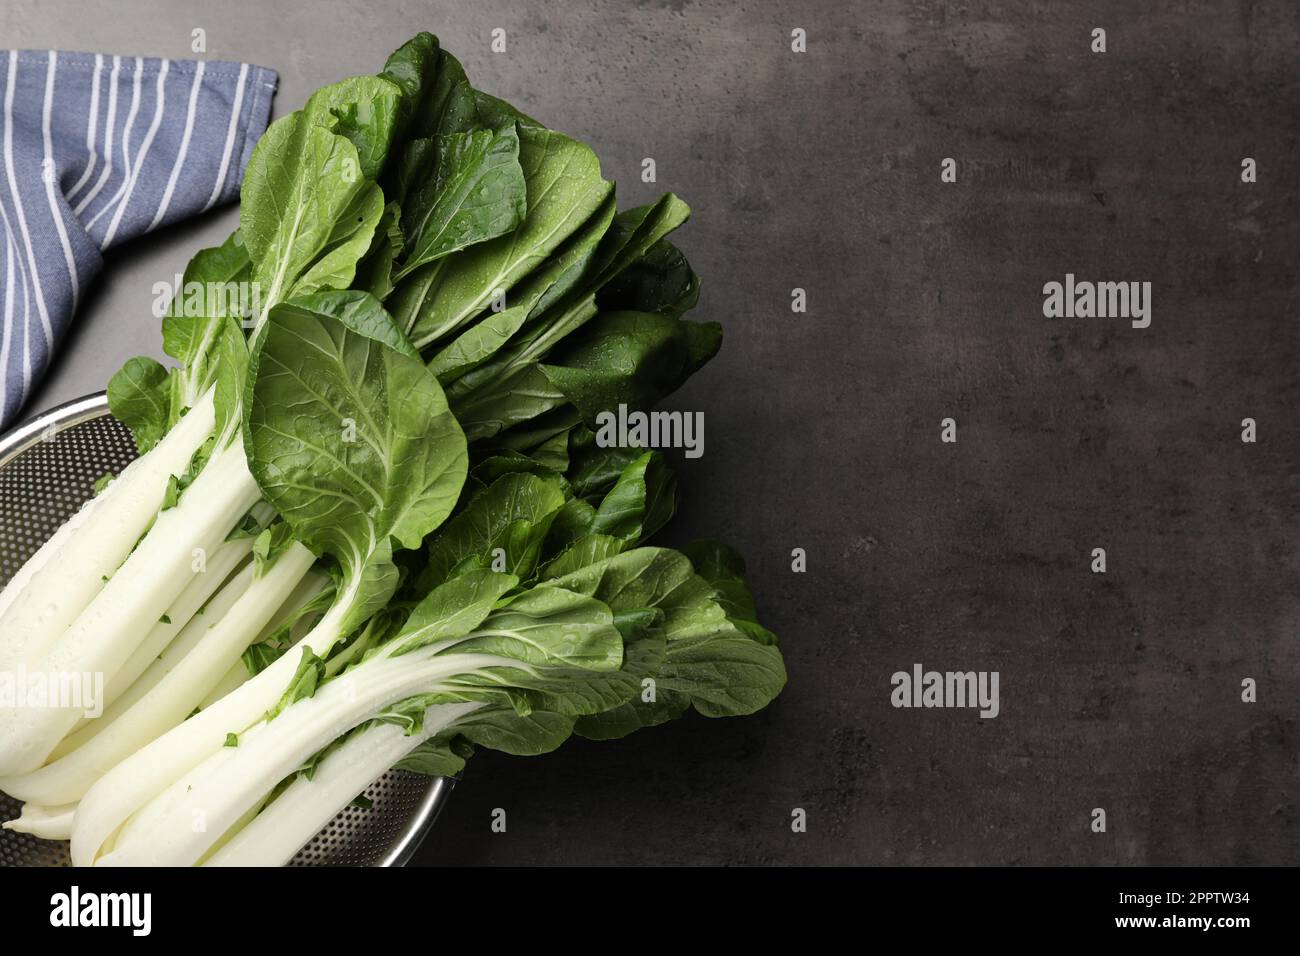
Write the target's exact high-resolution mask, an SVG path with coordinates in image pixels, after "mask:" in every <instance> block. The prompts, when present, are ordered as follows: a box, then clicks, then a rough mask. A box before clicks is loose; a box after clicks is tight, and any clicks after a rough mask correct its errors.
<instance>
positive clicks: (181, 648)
mask: <svg viewBox="0 0 1300 956" xmlns="http://www.w3.org/2000/svg"><path fill="white" fill-rule="evenodd" d="M252 580H253V565H252V563H251V562H250V563H249V564H246V565H245V566H244V567H243V568H241V569H240V571H239V573H238V574H236V575H235V576H234V577H233V578H231V579H230V580H229V581H227V582H226V584H225V585H224V586H223V587H222V588H221V590H220V591H218V592H217V593H216V595H215V596H214V597H213V598H212V599H211V600H210V601H209V602H208V604H207V606H206V607H205V608H204V609H203V613H202V614H197V615H195V616H194V617H193V618H191V619H190V622H189V623H188V624H186V625H185V627H184V628H183V629H182V630H181V633H180V634H179V635H178V636H177V638H176V640H174V641H173V642H172V643H171V646H169V647H168V648H166V650H164V651H163V653H162V654H161V655H160V656H159V657H158V658H156V659H155V660H154V661H153V663H152V664H150V665H149V667H148V668H147V669H146V670H145V672H144V673H143V674H142V675H140V679H139V680H137V681H136V682H135V683H134V684H132V685H131V686H130V687H129V688H127V691H126V693H125V694H123V695H122V696H120V697H119V698H118V699H117V700H116V701H114V702H113V703H112V704H111V705H109V707H108V709H107V710H105V711H104V713H103V714H101V715H100V716H99V717H98V718H94V719H91V718H87V719H86V720H84V721H83V722H82V724H83V726H81V727H78V729H77V730H76V732H75V733H71V734H69V735H68V736H66V737H64V738H63V740H62V741H60V743H59V746H58V747H56V748H55V750H54V753H53V754H52V755H51V756H52V758H53V759H52V760H51V762H50V763H48V764H46V765H45V766H44V767H41V768H40V769H39V770H33V771H32V772H31V773H30V774H25V775H24V776H21V777H9V778H4V777H0V790H3V789H5V787H15V788H21V787H22V786H23V781H30V780H32V779H33V778H35V779H38V780H39V779H41V778H42V776H43V775H44V776H45V777H48V776H49V771H50V768H52V767H54V766H56V765H58V764H59V763H60V762H61V760H62V758H63V757H65V756H67V755H68V754H70V753H73V752H74V751H77V750H79V749H81V748H82V747H85V746H86V745H87V744H88V743H89V742H90V741H91V740H93V739H94V738H95V737H97V736H99V735H100V734H101V733H103V732H104V731H105V730H107V729H108V728H109V727H111V726H113V724H114V723H116V722H117V720H118V719H119V718H121V717H122V715H123V714H127V713H130V712H131V710H132V709H133V708H134V707H135V706H136V705H137V704H139V703H140V701H141V700H143V699H144V698H145V697H146V696H147V695H148V694H149V692H150V691H152V690H153V689H154V688H155V687H156V686H158V683H159V682H160V681H161V680H162V679H163V678H164V677H166V676H167V674H168V673H169V672H170V671H171V669H172V668H173V667H175V666H176V665H177V664H178V663H180V661H182V660H184V659H185V655H186V654H188V653H189V652H190V651H192V650H193V649H194V648H195V647H196V646H198V644H199V642H200V641H202V640H203V638H204V637H205V636H206V635H207V634H208V632H209V631H210V630H211V629H212V627H213V626H214V625H216V624H218V623H220V622H221V621H222V620H223V619H224V618H225V617H226V615H227V614H229V613H230V611H231V609H232V608H233V607H235V605H236V604H237V603H238V601H239V599H240V598H241V597H243V596H244V592H245V591H247V590H248V585H249V584H250V583H252ZM186 713H187V714H188V711H187V712H186ZM167 729H169V728H166V727H164V728H163V730H167ZM161 732H162V731H159V733H161ZM155 736H157V735H156V734H155Z"/></svg>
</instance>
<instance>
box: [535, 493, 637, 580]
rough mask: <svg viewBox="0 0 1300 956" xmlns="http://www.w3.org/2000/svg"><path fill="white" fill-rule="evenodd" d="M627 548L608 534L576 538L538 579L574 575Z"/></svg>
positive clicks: (544, 569)
mask: <svg viewBox="0 0 1300 956" xmlns="http://www.w3.org/2000/svg"><path fill="white" fill-rule="evenodd" d="M575 500H578V501H579V503H581V504H586V502H582V501H581V500H580V499H575ZM587 507H588V508H590V507H591V505H587ZM593 510H594V509H593ZM626 548H627V542H626V541H624V540H623V539H622V538H613V537H610V536H609V535H607V534H582V535H580V536H578V537H576V538H575V539H574V540H573V542H572V544H569V545H568V546H567V547H566V548H565V550H563V551H562V552H561V554H560V555H559V557H557V558H556V559H555V560H553V561H551V562H550V563H549V564H547V565H546V567H544V568H543V569H542V571H541V573H540V574H539V575H538V577H539V578H540V579H541V580H543V581H547V580H550V579H551V578H558V577H561V576H563V575H566V574H572V573H573V572H575V571H580V570H581V569H582V568H585V567H586V566H587V565H589V564H595V563H596V562H598V561H603V560H605V559H606V558H612V557H614V555H616V554H619V553H620V552H622V551H624V550H625V549H626Z"/></svg>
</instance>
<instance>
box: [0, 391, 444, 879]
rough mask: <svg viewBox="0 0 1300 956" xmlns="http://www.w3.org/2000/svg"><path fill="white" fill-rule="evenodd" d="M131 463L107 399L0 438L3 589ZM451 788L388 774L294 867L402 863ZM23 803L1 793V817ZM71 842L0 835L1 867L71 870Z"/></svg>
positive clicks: (91, 399) (73, 406)
mask: <svg viewBox="0 0 1300 956" xmlns="http://www.w3.org/2000/svg"><path fill="white" fill-rule="evenodd" d="M134 457H135V444H134V443H133V442H132V440H131V435H130V433H129V432H128V431H127V430H126V428H125V427H123V426H122V425H121V423H119V422H118V421H117V420H116V419H115V418H113V417H112V416H111V415H110V414H109V413H108V400H107V399H106V398H105V396H104V394H103V393H100V394H98V395H90V396H87V397H86V398H80V399H77V400H76V401H74V402H69V403H67V404H66V405H60V406H59V407H58V408H55V409H53V410H52V411H49V412H46V413H44V414H43V415H38V416H36V417H35V418H33V419H31V420H30V421H28V422H26V423H24V424H22V425H20V426H18V427H17V428H15V429H14V430H13V431H11V432H9V434H7V435H5V436H4V437H3V438H0V584H3V583H4V582H6V581H8V580H9V579H10V578H11V577H12V576H13V575H14V573H15V572H17V570H18V569H19V568H20V567H22V565H23V562H25V561H26V560H27V559H28V557H30V556H31V555H32V554H33V553H35V551H36V549H37V548H39V547H40V546H41V544H42V543H43V542H44V541H45V539H46V538H48V537H49V536H50V535H51V534H53V533H54V532H55V530H56V529H58V527H59V526H60V525H61V524H63V522H64V521H66V520H67V519H68V518H69V517H71V515H72V514H73V512H75V511H76V510H77V509H78V508H80V507H81V505H82V503H83V502H85V501H86V499H87V498H89V497H90V496H91V494H92V493H93V486H94V483H95V479H97V478H98V477H99V476H100V475H103V474H105V473H106V472H110V471H111V472H114V473H116V472H119V471H121V470H122V469H123V468H124V467H126V465H127V464H129V463H130V461H131V459H133V458H134ZM451 786H452V781H450V780H442V779H439V780H433V779H430V778H429V777H424V776H420V775H418V774H413V773H406V772H405V771H400V770H393V771H389V772H388V773H386V774H385V775H384V776H383V777H381V778H380V779H379V780H377V781H375V783H374V784H373V785H371V787H370V789H368V790H367V791H366V796H367V797H368V798H369V799H370V801H371V805H370V807H369V808H367V809H362V808H361V807H348V808H347V809H345V810H344V811H343V812H342V813H340V814H339V815H338V816H336V817H335V818H334V819H333V820H331V821H330V823H329V825H328V826H326V827H325V829H324V830H322V831H321V832H320V833H318V834H317V835H316V836H315V837H314V838H313V839H312V841H311V842H310V843H308V844H307V845H306V846H305V847H303V848H302V850H300V851H299V853H298V855H297V856H296V857H294V859H293V862H292V863H291V864H290V865H291V866H402V865H403V864H405V863H406V861H407V860H409V859H410V857H411V854H413V853H414V852H415V849H416V847H417V846H419V843H420V840H421V839H423V837H424V834H425V832H426V831H427V830H428V828H429V827H430V826H431V825H432V824H433V821H434V818H435V817H437V815H438V811H439V810H441V809H442V805H443V803H444V802H445V801H446V799H447V796H448V794H449V793H450V792H451ZM18 814H19V804H18V803H17V802H16V801H14V800H12V799H10V798H9V797H7V796H4V795H3V794H0V820H11V819H13V818H14V817H16V816H18ZM69 864H70V861H69V859H68V845H67V844H66V843H60V842H54V841H50V840H38V839H36V838H35V837H32V836H29V835H27V834H25V833H14V832H13V831H12V830H0V865H3V866H68V865H69Z"/></svg>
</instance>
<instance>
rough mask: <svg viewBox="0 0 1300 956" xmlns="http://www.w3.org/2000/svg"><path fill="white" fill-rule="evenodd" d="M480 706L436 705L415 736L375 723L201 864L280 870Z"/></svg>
mask: <svg viewBox="0 0 1300 956" xmlns="http://www.w3.org/2000/svg"><path fill="white" fill-rule="evenodd" d="M482 706H484V705H483V704H435V705H434V706H433V707H430V708H429V709H428V710H427V711H425V714H424V724H423V728H422V729H421V730H420V732H419V733H416V734H411V735H409V736H408V735H407V734H406V733H404V732H403V729H402V728H401V727H399V726H398V725H397V724H376V725H375V726H373V727H367V728H366V729H365V730H362V731H360V732H359V733H357V734H354V735H353V736H351V737H349V738H348V739H347V741H346V742H345V743H344V744H343V745H342V746H341V747H339V748H338V749H337V750H335V751H333V752H332V753H330V754H329V755H328V756H327V757H326V758H325V759H324V760H322V761H321V762H320V764H319V765H317V767H316V770H315V772H314V773H313V774H312V775H311V778H310V779H308V778H307V777H306V776H304V775H299V776H298V778H297V779H295V780H294V782H293V783H291V784H289V786H288V787H286V788H285V789H284V791H283V792H281V793H280V795H279V796H278V797H276V798H275V799H274V800H272V801H271V802H270V804H268V805H267V806H266V807H265V808H264V809H263V810H262V812H261V813H259V814H258V815H257V816H255V817H254V818H253V819H252V821H251V822H249V823H247V824H245V825H244V826H243V827H242V828H241V829H237V830H236V831H235V832H234V834H233V835H228V838H227V839H226V841H225V843H224V845H222V846H221V847H220V848H219V849H218V850H217V851H216V852H215V853H213V854H212V855H211V856H209V857H208V858H207V859H206V860H204V861H203V863H202V865H203V866H283V865H284V864H286V863H288V862H289V861H290V860H292V859H293V858H294V855H295V854H297V852H298V851H299V850H301V849H302V848H303V846H305V845H306V844H307V842H308V841H309V840H311V838H312V837H313V836H315V835H316V834H317V833H319V832H320V830H321V829H323V828H324V826H325V825H326V824H327V823H329V822H330V820H332V819H334V817H335V815H337V814H338V813H339V811H341V810H342V809H343V808H344V807H346V806H347V805H348V804H350V803H351V802H352V801H353V800H354V799H356V796H357V794H359V793H361V792H363V791H364V790H365V789H366V787H368V786H370V785H371V784H372V783H374V782H375V781H376V780H377V779H379V777H381V776H382V775H383V774H384V773H385V772H387V771H388V770H390V769H392V767H393V765H394V764H396V763H397V762H398V761H400V760H401V759H402V758H403V757H405V756H407V755H408V754H409V753H410V752H411V751H413V750H414V749H415V748H416V747H418V746H420V744H422V743H424V742H425V741H426V740H429V739H430V738H432V737H436V736H437V735H438V734H440V733H442V731H444V730H446V729H447V728H448V727H450V726H451V725H452V724H454V723H455V722H456V721H458V720H460V719H461V718H462V717H464V716H466V715H467V714H470V713H472V712H473V711H475V710H477V709H479V708H480V707H482Z"/></svg>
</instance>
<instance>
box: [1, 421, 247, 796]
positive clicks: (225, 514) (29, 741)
mask: <svg viewBox="0 0 1300 956" xmlns="http://www.w3.org/2000/svg"><path fill="white" fill-rule="evenodd" d="M189 417H190V416H189V415H187V416H185V418H184V419H181V421H182V422H184V421H186V420H187V419H188V418H189ZM260 497H261V492H260V490H259V489H258V487H257V483H256V482H255V481H254V480H253V477H252V475H251V474H249V471H248V463H247V461H246V460H245V457H244V451H243V446H242V442H240V441H238V440H236V441H235V442H234V443H233V444H232V445H229V446H226V447H225V448H222V449H221V450H220V451H217V452H215V453H214V454H213V456H212V458H211V459H210V460H209V461H208V463H207V465H206V466H205V467H204V468H203V470H202V472H201V473H200V474H199V476H198V477H197V478H196V479H195V480H194V482H193V484H191V485H190V487H189V488H187V489H186V490H185V492H184V494H183V495H182V496H181V499H180V502H179V503H178V504H177V506H176V507H174V508H170V509H168V510H166V511H163V512H161V513H160V514H159V515H158V517H157V519H156V520H155V521H154V524H153V527H152V528H151V529H150V530H149V533H148V534H146V535H145V537H144V539H143V540H142V541H141V542H140V544H139V545H138V546H137V547H136V548H135V550H134V551H132V552H131V556H130V557H129V558H127V559H126V561H125V562H124V563H123V564H122V567H121V568H120V569H119V571H118V573H117V574H115V575H114V576H113V578H112V579H111V580H110V581H109V582H108V583H107V584H106V585H104V587H103V590H101V591H100V592H99V594H97V595H96V596H95V598H94V600H92V601H91V602H90V604H89V605H88V606H87V607H86V608H85V610H84V611H82V612H81V614H80V615H79V616H78V617H77V619H76V621H74V622H73V624H72V626H71V627H69V628H68V630H67V632H66V633H65V634H64V635H63V636H62V637H61V638H59V639H58V640H57V641H55V643H54V644H53V646H51V647H50V648H49V649H48V651H47V652H46V653H45V654H44V655H43V657H42V658H41V659H40V661H39V663H38V664H37V665H36V666H35V667H33V668H31V669H32V670H39V671H43V672H45V673H47V674H52V675H69V674H73V675H76V674H91V675H101V678H102V680H103V681H104V682H105V683H107V682H109V681H111V680H112V679H113V677H114V676H115V675H116V674H117V672H118V671H119V670H120V669H121V667H122V665H123V664H124V663H125V662H126V660H127V659H128V658H129V657H130V656H131V653H132V652H133V651H134V650H135V649H136V648H137V647H138V646H139V645H140V643H141V642H142V641H143V640H144V639H145V637H146V636H147V635H148V632H149V629H150V628H152V627H153V626H154V625H155V624H157V623H158V620H159V618H160V617H161V616H162V615H163V614H164V613H165V612H166V610H167V607H168V606H169V605H170V604H171V603H172V602H173V601H175V599H176V597H177V595H179V594H180V593H181V591H183V590H184V589H185V587H186V585H187V584H188V583H189V582H190V580H192V578H193V575H194V570H193V567H192V562H193V561H194V560H195V557H196V555H198V554H200V553H201V554H211V553H213V552H214V551H216V550H217V549H218V548H219V547H220V546H221V544H222V542H223V541H224V540H225V537H226V535H227V534H228V533H229V532H230V529H231V528H232V527H233V526H234V525H235V523H236V521H238V520H239V518H240V516H241V515H243V514H244V513H245V512H247V511H248V510H249V508H251V507H252V506H253V505H254V504H255V503H256V502H257V501H258V499H259V498H260ZM16 606H17V605H15V607H16ZM80 716H81V712H80V710H79V709H77V708H73V707H42V708H35V707H27V708H10V709H6V710H0V774H4V775H14V774H20V773H26V772H28V771H30V770H35V769H36V768H37V767H39V766H40V765H41V764H42V763H44V762H45V761H46V759H47V758H48V757H49V755H50V753H51V751H53V750H54V748H55V746H57V745H58V743H59V741H60V740H62V739H63V737H64V736H66V735H67V733H68V731H70V730H71V729H72V728H73V727H74V726H75V725H76V723H77V721H78V719H79V718H80Z"/></svg>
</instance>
